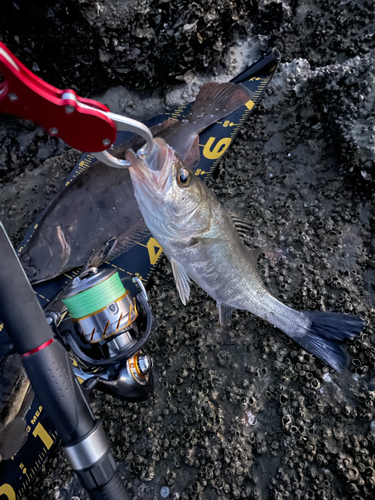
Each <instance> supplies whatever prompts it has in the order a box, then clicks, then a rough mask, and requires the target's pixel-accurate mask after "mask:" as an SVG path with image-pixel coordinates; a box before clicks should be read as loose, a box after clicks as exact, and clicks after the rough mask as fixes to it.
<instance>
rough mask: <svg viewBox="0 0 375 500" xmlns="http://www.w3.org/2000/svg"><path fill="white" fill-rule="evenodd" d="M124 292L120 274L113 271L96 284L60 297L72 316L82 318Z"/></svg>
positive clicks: (110, 302)
mask: <svg viewBox="0 0 375 500" xmlns="http://www.w3.org/2000/svg"><path fill="white" fill-rule="evenodd" d="M125 292H126V290H125V288H124V285H123V284H122V283H121V280H120V276H119V274H118V273H115V274H114V275H113V276H111V277H110V278H108V279H106V280H104V281H102V282H101V283H98V284H97V285H95V286H93V287H91V288H89V289H88V290H84V291H83V292H81V293H77V294H76V295H73V296H72V297H67V298H65V299H62V301H63V302H64V304H65V305H66V307H67V308H68V310H69V313H70V316H71V317H72V318H76V319H77V318H84V317H85V316H88V315H90V314H92V313H94V312H95V311H98V310H100V309H103V308H104V307H107V306H108V305H109V304H112V302H114V301H115V300H118V299H119V298H120V297H122V295H124V293H125Z"/></svg>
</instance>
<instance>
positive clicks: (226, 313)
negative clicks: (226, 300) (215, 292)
mask: <svg viewBox="0 0 375 500" xmlns="http://www.w3.org/2000/svg"><path fill="white" fill-rule="evenodd" d="M217 307H218V309H219V321H220V326H224V324H225V323H226V322H227V321H228V319H229V318H230V317H231V316H232V314H233V313H234V311H235V310H236V308H235V307H231V306H227V305H226V304H220V302H218V303H217Z"/></svg>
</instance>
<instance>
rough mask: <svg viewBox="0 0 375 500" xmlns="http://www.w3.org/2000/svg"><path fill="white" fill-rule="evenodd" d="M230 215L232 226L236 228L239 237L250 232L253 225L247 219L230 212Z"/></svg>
mask: <svg viewBox="0 0 375 500" xmlns="http://www.w3.org/2000/svg"><path fill="white" fill-rule="evenodd" d="M230 216H231V217H232V221H233V225H234V227H235V228H236V229H237V232H238V234H239V235H240V236H241V237H244V236H245V235H246V234H249V233H251V231H252V230H253V226H252V224H251V222H250V221H249V220H248V219H245V218H243V217H238V215H236V214H233V213H231V214H230Z"/></svg>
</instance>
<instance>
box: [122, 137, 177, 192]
mask: <svg viewBox="0 0 375 500" xmlns="http://www.w3.org/2000/svg"><path fill="white" fill-rule="evenodd" d="M154 148H158V149H157V150H156V152H155V154H159V155H160V160H161V161H163V165H162V167H161V169H160V170H155V169H152V168H151V167H150V166H149V165H148V161H147V156H145V155H142V154H139V153H137V154H136V153H134V151H133V150H132V149H128V150H127V152H126V154H125V158H126V160H127V161H128V162H129V163H130V164H131V167H130V168H132V171H133V173H135V174H136V176H137V177H138V179H139V180H140V181H141V182H142V183H143V184H146V185H148V186H149V187H151V185H152V188H153V190H155V188H157V190H158V191H161V192H163V191H164V189H165V186H166V183H167V181H168V177H169V168H168V167H169V166H170V164H171V162H172V161H173V157H174V154H175V153H174V150H173V149H172V148H171V147H170V146H168V144H167V143H166V142H165V141H164V139H161V138H156V139H154ZM163 153H164V155H163ZM158 159H159V158H158Z"/></svg>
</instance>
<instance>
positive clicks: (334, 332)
mask: <svg viewBox="0 0 375 500" xmlns="http://www.w3.org/2000/svg"><path fill="white" fill-rule="evenodd" d="M305 314H306V316H307V318H308V319H309V321H310V325H309V327H308V328H307V330H306V332H305V334H304V335H303V336H298V337H294V336H293V335H291V337H292V338H293V339H294V340H295V341H296V342H298V343H299V344H300V345H301V346H302V347H303V348H304V349H306V350H307V351H309V352H311V353H312V354H315V356H317V357H318V358H320V359H321V360H322V361H325V362H326V363H327V364H328V365H330V366H331V367H332V368H334V369H335V370H337V371H338V372H341V370H342V368H344V367H345V365H346V356H345V354H344V352H343V351H342V349H341V346H340V344H341V343H342V342H343V341H344V340H346V339H353V338H355V337H356V336H357V335H358V334H359V333H360V332H361V330H362V328H363V325H364V321H363V320H362V319H361V318H356V317H355V316H348V315H347V314H341V313H325V312H306V313H305Z"/></svg>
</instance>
